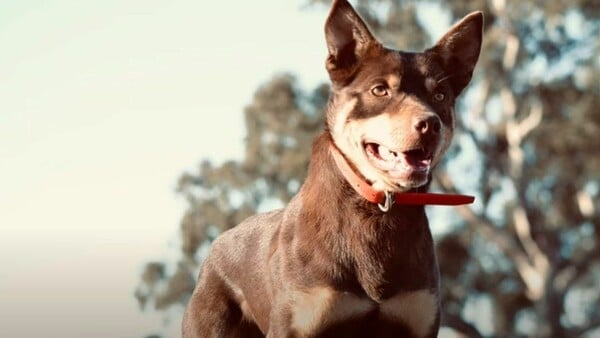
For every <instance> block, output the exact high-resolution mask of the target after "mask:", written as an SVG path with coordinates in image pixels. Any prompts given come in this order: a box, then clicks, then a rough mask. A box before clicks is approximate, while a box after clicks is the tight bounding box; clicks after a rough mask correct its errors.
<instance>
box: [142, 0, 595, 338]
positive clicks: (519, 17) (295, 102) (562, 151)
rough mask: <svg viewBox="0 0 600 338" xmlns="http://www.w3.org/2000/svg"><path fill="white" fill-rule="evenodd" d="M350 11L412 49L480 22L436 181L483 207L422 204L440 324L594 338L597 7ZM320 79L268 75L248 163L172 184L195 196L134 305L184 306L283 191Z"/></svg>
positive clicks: (302, 144)
mask: <svg viewBox="0 0 600 338" xmlns="http://www.w3.org/2000/svg"><path fill="white" fill-rule="evenodd" d="M318 2H325V3H327V2H328V1H324V0H313V1H311V3H318ZM357 8H358V10H359V11H360V12H361V13H362V14H363V16H364V17H365V18H366V19H367V20H368V22H369V24H370V26H371V27H372V28H373V30H374V31H375V34H376V35H377V36H378V37H380V38H381V39H383V40H384V41H385V42H386V44H388V45H390V46H394V47H398V48H400V49H414V50H421V49H423V48H425V47H426V46H429V45H431V44H432V43H433V42H434V40H435V39H437V38H438V37H439V34H440V33H441V32H443V30H442V31H439V29H440V26H441V25H442V26H443V24H444V23H445V24H450V23H452V22H455V21H456V20H458V19H460V17H462V16H463V15H465V14H466V13H468V12H469V11H472V10H482V11H484V13H485V15H486V27H485V36H484V41H485V43H484V46H483V51H482V54H481V57H480V61H479V64H478V66H477V69H476V72H475V77H474V79H473V81H472V83H471V85H470V87H469V89H468V90H467V92H466V93H465V94H464V97H463V100H462V101H460V103H459V107H458V111H459V112H460V118H459V119H458V121H459V130H458V134H457V135H456V136H455V142H454V146H453V147H452V148H451V149H450V151H449V154H448V155H447V160H446V161H445V162H444V163H442V164H441V165H440V168H438V170H437V176H436V177H435V185H434V189H438V190H446V191H457V190H459V191H465V192H469V193H475V194H476V195H477V196H478V200H477V201H478V202H477V204H476V205H475V206H473V207H460V208H455V209H450V210H448V209H441V208H433V209H432V210H430V211H429V213H430V215H431V218H432V228H433V231H434V232H435V233H436V237H437V243H438V255H439V259H440V268H441V272H442V282H441V285H442V290H443V300H442V303H443V312H444V315H443V316H444V317H443V318H444V325H447V326H449V327H452V328H454V329H455V330H456V331H459V332H462V333H463V334H464V335H466V336H469V337H484V336H486V337H491V336H498V337H520V336H529V337H592V336H596V337H597V336H598V334H600V307H599V306H598V304H599V303H600V249H599V248H600V246H599V242H600V198H599V195H600V136H598V135H600V81H599V80H598V79H599V78H600V42H599V41H600V40H599V39H598V37H599V36H600V2H598V1H596V0H587V1H586V0H573V1H559V0H552V1H543V2H542V1H535V0H523V1H510V2H509V1H506V0H488V1H486V0H463V1H452V2H436V1H427V2H410V1H405V0H380V1H366V0H360V1H358V3H357ZM441 28H446V27H441ZM327 88H328V87H327V86H326V85H323V86H320V87H318V88H317V89H316V90H315V91H313V92H311V93H305V92H303V91H301V90H300V89H299V88H297V86H296V85H295V83H294V81H293V78H292V77H290V76H280V77H277V78H275V79H273V80H272V81H271V82H269V83H267V84H266V85H264V86H263V87H262V88H260V89H259V90H258V91H257V93H256V95H255V97H254V101H253V103H252V104H251V105H250V106H249V107H247V108H246V110H245V117H246V126H247V129H248V135H247V138H246V154H245V157H244V159H243V161H241V162H228V163H225V164H223V165H221V166H218V167H215V166H213V165H211V163H210V162H203V163H202V165H201V166H200V169H199V172H197V173H186V174H184V175H183V176H182V177H181V178H180V180H179V193H181V194H183V195H184V196H186V197H187V199H188V201H189V209H188V211H187V212H186V214H185V215H184V217H183V220H182V222H181V234H182V243H183V244H182V248H181V249H182V257H181V260H180V262H179V264H178V268H177V269H175V271H174V272H173V273H166V272H165V271H166V269H165V266H164V263H161V262H155V263H149V264H148V265H147V267H146V270H145V271H144V273H143V275H142V280H141V283H140V286H139V287H138V289H137V291H136V297H137V298H138V300H139V301H140V304H141V305H145V304H146V303H147V302H148V301H152V303H153V304H154V306H155V307H157V308H159V309H164V308H166V307H168V306H169V305H171V304H175V303H185V302H186V300H187V297H188V296H189V293H190V292H191V290H192V287H193V283H194V279H195V278H196V274H197V271H198V265H199V264H200V262H201V258H202V256H203V253H204V252H205V251H206V248H207V246H208V243H209V242H210V241H211V240H212V239H213V238H214V237H215V236H216V235H217V234H218V233H220V232H221V231H223V230H225V229H228V228H230V227H232V226H235V224H237V223H238V222H239V221H240V220H242V219H244V218H245V217H247V216H248V215H250V214H253V213H255V212H257V211H263V210H266V209H270V208H273V207H278V206H281V205H283V204H285V203H286V202H287V201H288V200H289V199H290V198H291V196H293V194H294V193H295V191H296V190H297V189H298V187H299V185H300V184H301V182H302V179H303V177H304V175H305V170H306V168H307V163H308V155H309V153H310V144H311V140H312V138H313V136H314V135H315V134H316V133H317V132H318V131H319V130H320V129H321V127H322V117H323V111H324V109H325V106H326V100H327V96H328V89H327ZM448 215H450V217H448Z"/></svg>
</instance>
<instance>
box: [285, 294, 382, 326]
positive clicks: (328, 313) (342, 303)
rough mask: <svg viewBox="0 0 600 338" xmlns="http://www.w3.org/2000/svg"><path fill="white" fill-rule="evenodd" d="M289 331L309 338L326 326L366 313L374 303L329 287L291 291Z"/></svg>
mask: <svg viewBox="0 0 600 338" xmlns="http://www.w3.org/2000/svg"><path fill="white" fill-rule="evenodd" d="M290 305H291V306H292V318H291V320H292V322H291V328H292V329H294V330H296V332H297V333H298V334H299V335H300V336H312V335H314V334H316V333H318V331H319V330H320V329H322V328H324V327H326V326H328V325H331V324H333V323H336V322H340V321H343V320H347V319H350V318H352V317H356V316H360V315H363V314H366V313H368V312H369V311H371V310H373V309H374V308H375V307H376V304H375V303H374V302H372V301H370V300H368V299H364V298H359V297H358V296H356V295H354V294H351V293H347V292H338V291H335V290H333V289H330V288H326V287H320V288H312V289H309V290H306V291H299V292H294V294H293V296H292V299H291V304H290Z"/></svg>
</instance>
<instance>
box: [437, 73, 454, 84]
mask: <svg viewBox="0 0 600 338" xmlns="http://www.w3.org/2000/svg"><path fill="white" fill-rule="evenodd" d="M451 77H452V75H451V74H450V75H446V76H444V77H443V78H441V79H439V80H437V83H440V82H442V81H446V80H448V79H449V78H451Z"/></svg>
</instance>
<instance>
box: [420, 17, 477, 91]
mask: <svg viewBox="0 0 600 338" xmlns="http://www.w3.org/2000/svg"><path fill="white" fill-rule="evenodd" d="M482 37H483V13H482V12H473V13H471V14H469V15H467V16H465V17H464V18H463V19H462V20H461V21H460V22H459V23H457V24H455V25H454V26H452V28H450V30H449V31H448V32H447V33H446V34H445V35H444V36H443V37H442V38H441V39H440V40H439V41H438V43H437V44H436V45H435V46H433V48H431V50H432V51H433V52H434V53H436V54H437V55H439V56H441V58H442V62H443V63H444V68H446V71H447V72H448V75H450V77H449V80H450V81H451V82H452V85H453V88H454V92H455V94H456V95H458V94H460V92H461V91H462V90H463V89H464V88H465V87H466V85H467V84H468V83H469V81H471V76H472V75H473V70H474V69H475V64H477V59H479V51H480V50H481V40H482Z"/></svg>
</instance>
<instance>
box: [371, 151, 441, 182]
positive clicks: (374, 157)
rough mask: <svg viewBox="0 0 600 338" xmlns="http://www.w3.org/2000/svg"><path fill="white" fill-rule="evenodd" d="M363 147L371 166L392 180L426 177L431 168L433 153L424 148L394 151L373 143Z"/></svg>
mask: <svg viewBox="0 0 600 338" xmlns="http://www.w3.org/2000/svg"><path fill="white" fill-rule="evenodd" d="M363 147H364V149H365V152H366V154H367V158H368V159H369V161H370V162H371V164H372V165H373V166H374V167H375V168H378V169H380V170H382V171H385V172H386V173H387V174H388V175H390V176H391V177H393V178H411V177H413V176H423V175H424V176H426V175H427V174H428V173H429V170H430V168H431V159H432V157H433V152H432V151H430V150H428V149H426V148H425V147H421V148H415V149H409V150H405V151H395V150H391V149H389V148H387V147H386V146H384V145H381V144H378V143H373V142H365V143H364V144H363Z"/></svg>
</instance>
